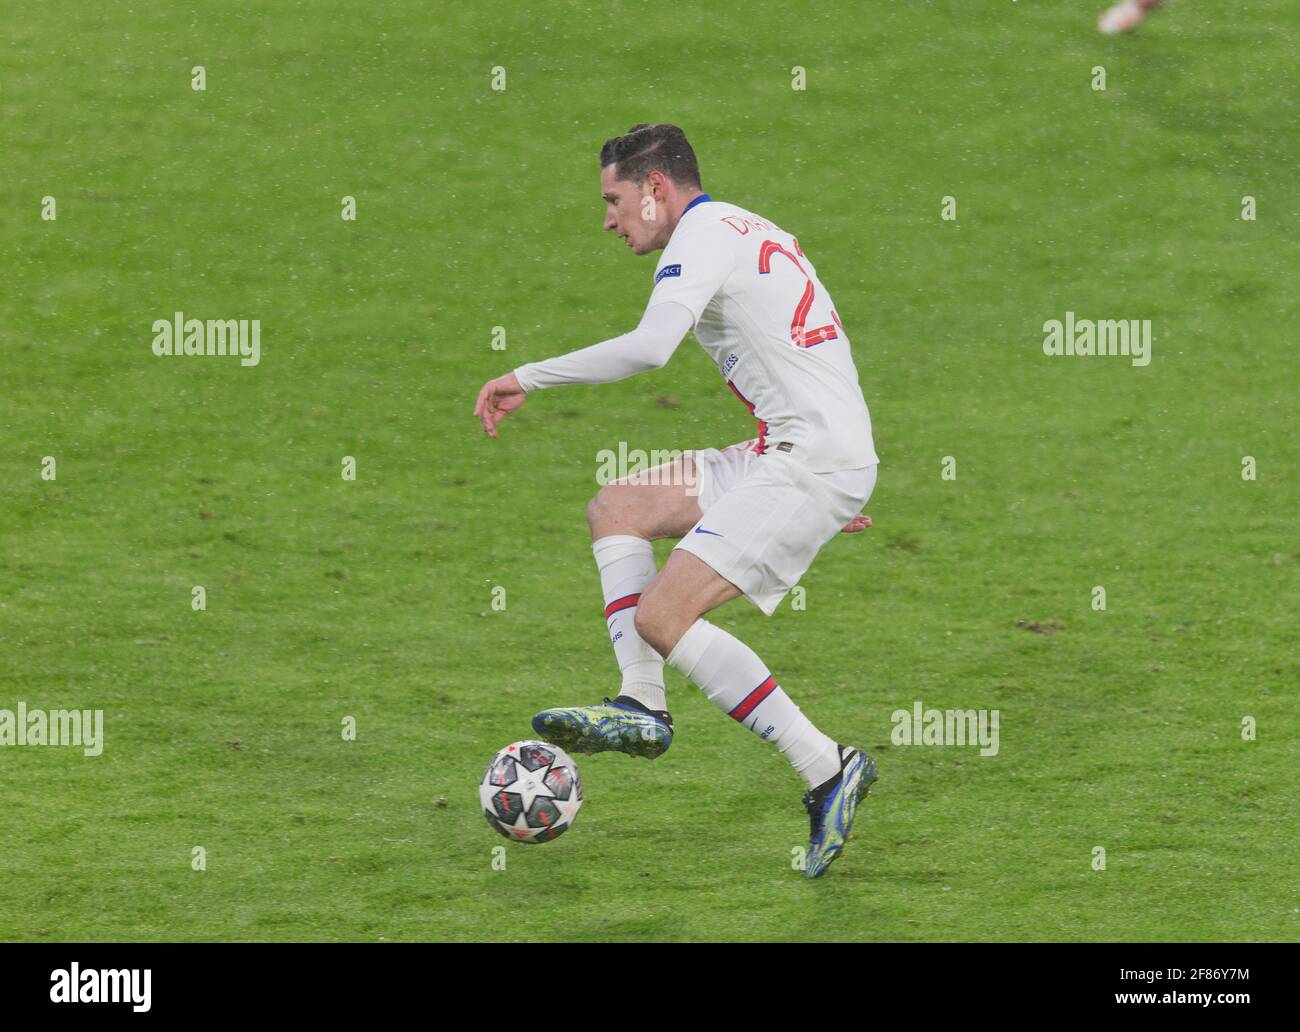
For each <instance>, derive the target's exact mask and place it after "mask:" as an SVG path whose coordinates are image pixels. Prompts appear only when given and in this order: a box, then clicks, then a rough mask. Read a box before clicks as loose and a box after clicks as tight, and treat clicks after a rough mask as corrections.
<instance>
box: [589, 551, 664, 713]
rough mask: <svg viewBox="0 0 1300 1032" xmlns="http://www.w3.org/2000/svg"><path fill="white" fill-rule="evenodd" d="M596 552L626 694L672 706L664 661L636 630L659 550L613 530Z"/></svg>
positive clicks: (656, 706) (652, 705)
mask: <svg viewBox="0 0 1300 1032" xmlns="http://www.w3.org/2000/svg"><path fill="white" fill-rule="evenodd" d="M591 551H592V554H593V555H595V557H596V566H597V568H598V569H599V570H600V587H601V590H602V591H603V592H604V593H605V623H606V625H607V626H608V628H609V640H610V644H612V645H613V646H614V658H615V659H617V660H618V668H619V670H621V671H622V672H623V687H622V689H621V690H620V692H619V694H620V695H627V696H630V697H631V698H633V699H636V701H637V702H639V703H641V705H642V706H644V707H645V708H646V709H649V710H666V709H667V708H668V699H667V696H665V695H664V661H663V659H662V657H660V655H659V653H657V652H656V651H655V650H654V649H652V648H651V647H650V646H649V645H647V644H646V643H645V641H644V640H643V639H642V638H641V635H639V634H637V632H636V623H635V621H636V604H637V601H638V600H639V599H640V598H641V592H642V591H643V590H645V586H646V585H647V584H649V583H650V579H651V578H652V577H653V576H654V575H655V554H654V549H653V548H651V547H650V542H649V541H646V540H645V539H644V538H639V537H633V536H632V535H630V534H610V535H607V536H606V537H603V538H601V539H600V540H598V541H596V542H594V543H593V544H592V546H591Z"/></svg>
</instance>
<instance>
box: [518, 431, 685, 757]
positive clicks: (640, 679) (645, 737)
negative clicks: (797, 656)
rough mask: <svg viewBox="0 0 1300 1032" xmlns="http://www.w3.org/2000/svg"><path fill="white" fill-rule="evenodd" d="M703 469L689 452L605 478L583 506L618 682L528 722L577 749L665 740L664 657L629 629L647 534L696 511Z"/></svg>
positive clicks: (661, 533)
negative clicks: (595, 697)
mask: <svg viewBox="0 0 1300 1032" xmlns="http://www.w3.org/2000/svg"><path fill="white" fill-rule="evenodd" d="M701 479H702V473H701V470H700V467H699V465H698V464H697V463H696V461H695V459H694V458H693V456H692V454H690V453H688V454H686V455H684V456H683V457H681V458H680V459H677V460H676V461H674V462H670V463H666V464H664V465H661V466H657V467H655V468H653V469H649V470H644V471H642V472H640V473H637V474H634V475H632V476H629V477H626V478H624V479H622V480H618V481H615V482H613V483H610V484H606V485H605V486H604V487H602V488H601V489H600V491H598V492H597V494H596V496H595V497H594V498H593V499H592V500H591V503H590V504H589V505H588V506H587V523H588V525H589V527H590V528H591V539H592V546H591V549H592V554H593V555H594V556H595V559H596V568H597V570H598V571H599V573H600V586H601V591H602V593H603V595H604V600H605V624H606V628H607V630H608V631H609V638H610V644H611V645H612V646H613V648H614V657H615V659H616V660H617V661H618V666H619V672H620V675H621V678H622V683H621V686H620V688H619V691H618V693H617V695H616V696H615V697H614V698H613V699H609V698H607V699H606V700H605V702H604V704H603V705H600V706H577V707H565V708H558V709H550V710H543V711H542V712H541V713H538V714H537V715H536V716H535V717H534V718H533V728H534V730H536V731H537V733H538V734H540V735H542V736H543V737H544V738H546V739H547V740H548V741H553V742H555V743H556V744H557V745H559V746H561V747H562V748H565V749H572V750H574V751H577V752H600V751H605V750H614V751H617V752H626V753H630V754H632V755H635V756H645V757H647V758H649V759H653V758H655V757H656V756H659V755H660V754H662V753H663V752H664V751H665V750H666V749H667V748H668V747H669V745H671V744H672V733H673V722H672V717H671V716H670V715H669V713H668V703H667V698H666V696H665V694H664V661H663V657H661V656H660V655H659V654H658V653H657V652H655V650H654V649H652V648H650V646H648V645H647V644H646V643H645V642H644V641H643V640H642V639H641V636H640V634H639V633H638V632H637V630H636V612H637V605H638V603H639V602H640V598H641V593H642V591H644V589H645V587H646V585H647V584H649V583H650V580H651V578H653V577H654V575H655V561H654V550H653V548H652V547H651V542H652V541H655V540H658V539H659V538H664V537H681V535H682V534H684V533H686V531H688V530H689V529H690V528H691V527H692V526H693V525H694V524H695V523H696V521H698V520H699V518H700V504H699V499H698V494H699V487H700V481H701Z"/></svg>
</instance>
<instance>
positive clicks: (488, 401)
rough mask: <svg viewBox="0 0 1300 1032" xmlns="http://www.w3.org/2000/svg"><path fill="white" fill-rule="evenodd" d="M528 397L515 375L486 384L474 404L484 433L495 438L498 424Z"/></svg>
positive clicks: (508, 375) (509, 374)
mask: <svg viewBox="0 0 1300 1032" xmlns="http://www.w3.org/2000/svg"><path fill="white" fill-rule="evenodd" d="M527 397H528V394H527V392H526V391H525V390H524V389H523V388H522V387H520V386H519V377H517V376H515V374H514V373H506V375H505V376H498V377H497V378H496V379H495V380H489V381H488V382H487V383H485V384H484V385H483V389H482V390H481V391H479V392H478V401H476V402H475V403H474V415H476V416H478V419H479V422H480V423H482V424H483V432H484V433H486V434H488V435H489V436H491V437H495V436H496V435H497V424H498V423H500V422H501V420H503V419H505V418H506V416H508V415H509V414H510V413H511V412H513V411H514V410H515V409H517V408H518V407H519V406H520V405H522V404H523V403H524V399H525V398H527Z"/></svg>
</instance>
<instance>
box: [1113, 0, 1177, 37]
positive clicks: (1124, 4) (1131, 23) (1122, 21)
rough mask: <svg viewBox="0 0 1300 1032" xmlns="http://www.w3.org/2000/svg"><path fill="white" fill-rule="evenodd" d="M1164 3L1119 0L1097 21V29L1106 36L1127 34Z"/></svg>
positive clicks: (1161, 0) (1155, 0)
mask: <svg viewBox="0 0 1300 1032" xmlns="http://www.w3.org/2000/svg"><path fill="white" fill-rule="evenodd" d="M1164 3H1165V0H1120V2H1119V3H1117V4H1116V5H1115V6H1114V7H1111V8H1109V9H1108V10H1107V11H1105V13H1103V14H1102V16H1101V17H1100V18H1099V19H1097V28H1099V29H1100V30H1101V31H1102V32H1104V33H1105V34H1106V35H1107V36H1112V35H1114V34H1115V33H1117V32H1127V31H1128V30H1129V29H1132V28H1136V27H1137V24H1138V22H1140V21H1141V20H1142V19H1143V18H1145V17H1146V16H1147V15H1148V14H1149V13H1151V12H1152V11H1154V10H1155V9H1156V8H1157V7H1160V6H1162V5H1163V4H1164Z"/></svg>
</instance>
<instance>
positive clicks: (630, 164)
mask: <svg viewBox="0 0 1300 1032" xmlns="http://www.w3.org/2000/svg"><path fill="white" fill-rule="evenodd" d="M609 165H617V166H618V168H617V169H615V174H616V175H617V177H618V178H619V179H630V180H631V181H632V182H634V183H636V184H638V185H639V184H641V183H644V182H645V181H646V178H647V177H648V176H649V175H650V173H651V172H656V171H657V172H662V173H663V174H664V175H666V176H667V177H668V178H669V179H671V180H672V181H673V182H674V183H680V184H681V185H682V186H693V187H695V189H697V190H699V189H702V187H701V186H700V163H699V162H698V161H696V160H695V151H694V150H692V149H691V145H690V144H689V143H688V142H687V141H686V134H685V133H684V132H682V131H681V129H679V128H678V127H677V126H675V125H650V124H649V123H648V122H642V123H641V124H640V125H634V126H633V127H632V128H631V129H629V130H628V131H627V132H626V133H624V134H623V135H622V136H615V137H614V138H613V139H610V140H606V141H605V143H604V146H602V147H601V148H600V167H601V168H606V167H607V166H609Z"/></svg>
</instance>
